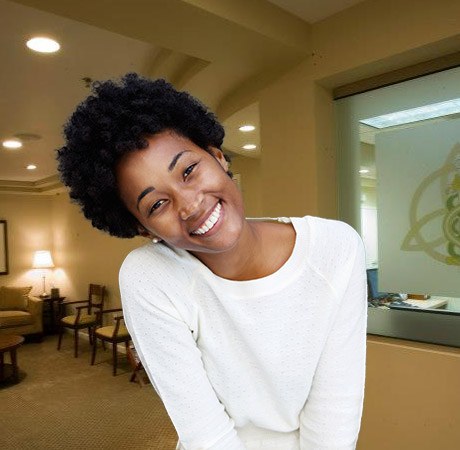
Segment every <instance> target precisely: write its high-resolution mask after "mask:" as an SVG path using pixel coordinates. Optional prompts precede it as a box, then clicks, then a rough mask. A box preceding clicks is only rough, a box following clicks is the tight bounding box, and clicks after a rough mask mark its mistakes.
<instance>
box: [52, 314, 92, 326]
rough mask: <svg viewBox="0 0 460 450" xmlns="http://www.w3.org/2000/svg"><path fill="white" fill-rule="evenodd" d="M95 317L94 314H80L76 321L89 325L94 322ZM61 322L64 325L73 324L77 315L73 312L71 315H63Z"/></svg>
mask: <svg viewBox="0 0 460 450" xmlns="http://www.w3.org/2000/svg"><path fill="white" fill-rule="evenodd" d="M96 319H97V316H96V314H81V315H80V317H79V318H78V323H79V324H80V325H88V324H89V325H91V324H94V323H96ZM61 322H63V323H64V324H66V325H75V323H76V322H77V315H76V314H74V315H71V316H65V317H63V318H62V319H61Z"/></svg>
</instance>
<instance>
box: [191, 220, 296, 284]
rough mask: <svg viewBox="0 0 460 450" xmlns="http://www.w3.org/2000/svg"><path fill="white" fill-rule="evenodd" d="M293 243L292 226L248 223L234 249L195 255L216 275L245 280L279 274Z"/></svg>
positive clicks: (293, 233) (293, 232)
mask: <svg viewBox="0 0 460 450" xmlns="http://www.w3.org/2000/svg"><path fill="white" fill-rule="evenodd" d="M294 242H295V231H294V228H293V227H292V225H291V224H280V223H268V222H249V221H245V225H244V228H243V232H242V234H241V238H240V239H239V241H238V244H237V245H235V247H234V248H232V249H230V250H228V251H226V252H223V253H199V254H197V253H193V252H192V253H193V254H194V256H195V257H196V258H198V259H199V260H200V261H201V262H202V263H203V264H204V265H206V266H207V267H208V268H209V269H210V270H211V271H212V272H213V273H214V274H216V275H218V276H220V277H222V278H226V279H229V280H235V281H246V280H254V279H257V278H262V277H265V276H268V275H270V274H272V273H274V272H276V271H277V270H278V269H279V268H280V267H281V266H282V265H283V264H284V263H285V262H286V261H287V260H288V258H289V256H290V255H291V253H292V250H293V248H294Z"/></svg>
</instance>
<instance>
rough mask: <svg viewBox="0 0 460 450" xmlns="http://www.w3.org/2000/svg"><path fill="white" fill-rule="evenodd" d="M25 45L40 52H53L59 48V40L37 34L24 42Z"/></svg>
mask: <svg viewBox="0 0 460 450" xmlns="http://www.w3.org/2000/svg"><path fill="white" fill-rule="evenodd" d="M26 45H27V47H29V48H30V49H31V50H34V51H35V52H40V53H55V52H57V51H58V50H59V49H60V48H61V46H60V44H59V42H57V41H55V40H54V39H50V38H47V37H38V36H37V37H34V38H32V39H29V40H28V41H27V42H26Z"/></svg>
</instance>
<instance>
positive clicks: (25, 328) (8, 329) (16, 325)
mask: <svg viewBox="0 0 460 450" xmlns="http://www.w3.org/2000/svg"><path fill="white" fill-rule="evenodd" d="M31 290H32V287H30V286H27V287H7V286H1V287H0V334H19V335H30V334H36V335H41V334H42V333H43V301H42V300H41V299H40V298H38V297H33V296H31V295H29V293H30V291H31Z"/></svg>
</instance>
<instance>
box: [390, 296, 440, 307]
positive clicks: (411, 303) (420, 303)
mask: <svg viewBox="0 0 460 450" xmlns="http://www.w3.org/2000/svg"><path fill="white" fill-rule="evenodd" d="M404 303H406V304H408V306H406V305H391V304H390V305H388V306H390V308H391V307H396V308H401V307H403V308H420V309H431V308H442V307H443V306H446V305H447V299H441V298H430V299H428V300H413V299H407V300H404Z"/></svg>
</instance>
